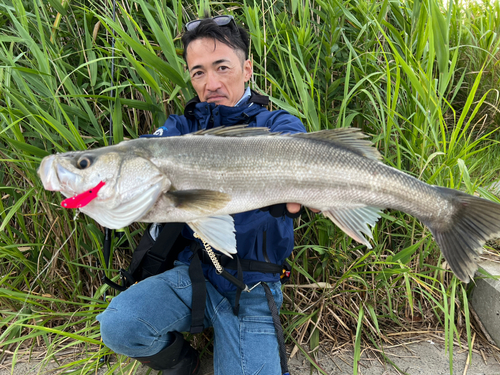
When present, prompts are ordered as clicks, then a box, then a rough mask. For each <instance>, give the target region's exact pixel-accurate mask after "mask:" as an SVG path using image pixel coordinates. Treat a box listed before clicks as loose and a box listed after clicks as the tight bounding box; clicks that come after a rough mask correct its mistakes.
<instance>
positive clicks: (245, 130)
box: [186, 124, 279, 137]
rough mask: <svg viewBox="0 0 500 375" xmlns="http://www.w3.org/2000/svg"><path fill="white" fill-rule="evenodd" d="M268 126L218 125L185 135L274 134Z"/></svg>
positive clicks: (244, 135) (252, 135) (241, 135)
mask: <svg viewBox="0 0 500 375" xmlns="http://www.w3.org/2000/svg"><path fill="white" fill-rule="evenodd" d="M276 134H279V133H271V132H270V130H269V128H265V127H264V128H263V127H249V126H248V124H244V125H234V126H219V127H216V128H211V129H203V130H199V131H197V132H194V133H190V134H187V135H186V136H199V135H214V136H217V137H255V136H259V135H276Z"/></svg>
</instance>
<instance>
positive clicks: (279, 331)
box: [262, 283, 290, 375]
mask: <svg viewBox="0 0 500 375" xmlns="http://www.w3.org/2000/svg"><path fill="white" fill-rule="evenodd" d="M262 286H263V287H264V291H265V292H266V298H267V304H268V306H269V310H271V315H272V317H273V324H274V330H275V331H276V338H277V339H278V347H279V352H280V364H281V373H282V374H283V375H290V373H289V372H288V361H287V359H286V348H285V338H284V337H283V327H281V322H280V317H279V313H278V307H277V306H276V302H275V301H274V298H273V294H272V293H271V288H269V285H267V284H266V283H262Z"/></svg>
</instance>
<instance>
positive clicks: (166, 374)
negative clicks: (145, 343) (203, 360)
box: [134, 332, 200, 375]
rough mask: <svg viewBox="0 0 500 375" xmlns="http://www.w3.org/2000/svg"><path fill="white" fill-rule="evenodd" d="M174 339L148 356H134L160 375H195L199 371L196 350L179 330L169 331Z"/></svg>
mask: <svg viewBox="0 0 500 375" xmlns="http://www.w3.org/2000/svg"><path fill="white" fill-rule="evenodd" d="M171 333H172V334H173V335H174V336H175V338H174V341H173V342H172V343H171V344H170V345H169V346H167V347H166V348H165V349H163V350H162V351H160V352H159V353H156V354H155V355H152V356H150V357H139V358H134V359H135V360H137V361H139V362H141V363H142V364H144V365H146V366H148V367H151V368H152V369H153V370H162V375H196V374H198V373H199V372H200V359H199V357H198V352H197V351H196V350H194V348H192V347H191V345H189V343H188V342H187V341H186V340H184V337H183V336H182V334H181V333H179V332H171Z"/></svg>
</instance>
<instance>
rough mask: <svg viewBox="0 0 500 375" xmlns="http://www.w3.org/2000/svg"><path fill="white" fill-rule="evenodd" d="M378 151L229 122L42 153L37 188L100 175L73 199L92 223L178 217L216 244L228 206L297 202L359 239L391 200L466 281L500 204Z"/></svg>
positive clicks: (321, 135)
mask: <svg viewBox="0 0 500 375" xmlns="http://www.w3.org/2000/svg"><path fill="white" fill-rule="evenodd" d="M82 159H85V160H86V161H88V162H85V163H83V164H81V165H83V166H84V167H82V166H81V165H80V160H82ZM379 159H380V155H379V154H378V152H377V151H376V149H375V148H373V147H372V144H371V143H370V142H369V141H368V140H367V139H366V137H365V136H364V135H363V134H362V133H361V132H359V131H358V130H357V129H352V128H349V129H334V130H324V131H320V132H315V133H308V134H294V135H280V134H270V133H269V131H268V129H262V128H244V127H239V126H234V127H228V128H216V129H211V130H206V131H201V132H198V133H195V134H189V135H185V136H179V137H167V138H153V139H137V140H132V141H128V142H122V143H121V144H119V145H116V146H109V147H104V148H100V149H96V150H88V151H81V152H72V153H66V154H60V155H51V156H49V157H47V158H45V159H44V160H43V161H42V164H41V166H40V168H39V175H40V177H41V179H42V182H43V183H44V186H45V188H46V189H48V190H55V191H61V192H62V193H63V194H64V195H65V196H68V197H69V196H73V195H74V194H75V192H76V193H77V194H81V193H83V192H85V191H88V190H89V189H92V188H93V187H95V186H97V184H99V183H100V182H101V181H102V182H105V185H104V186H103V187H102V189H101V190H100V191H99V194H98V195H97V196H96V197H95V198H92V200H91V202H90V203H88V204H87V205H86V206H84V207H82V208H80V209H81V211H82V212H84V213H85V214H87V215H89V216H91V217H92V218H94V219H95V220H96V221H98V222H99V223H100V224H102V225H103V226H106V227H108V228H120V227H123V226H126V225H129V224H131V223H132V222H134V221H139V222H186V223H187V224H188V225H189V226H190V227H191V228H192V229H193V230H194V231H195V232H197V233H198V235H200V237H201V238H203V239H204V240H205V241H206V242H207V243H209V244H210V245H211V246H212V247H214V248H215V249H218V250H219V251H222V252H223V253H226V254H228V255H230V254H234V253H235V252H236V251H237V249H236V241H235V236H234V222H233V219H232V217H231V216H230V215H232V214H235V213H238V212H244V211H248V210H253V209H258V208H261V207H265V206H269V205H273V204H278V203H287V202H296V203H300V204H302V205H305V206H307V207H311V208H315V209H318V210H320V211H322V213H323V214H324V215H325V216H326V217H328V218H329V219H331V220H332V221H333V222H334V223H335V224H337V225H338V226H339V227H340V228H341V229H342V230H343V231H344V232H346V233H347V234H348V235H350V236H351V237H352V238H354V239H355V240H356V241H358V242H360V243H362V244H364V245H366V246H368V247H371V243H370V241H369V240H368V239H367V238H366V237H365V236H368V237H370V238H372V236H371V229H370V227H373V226H374V225H375V223H376V221H377V220H378V218H379V217H380V210H382V209H386V208H390V209H396V210H400V211H403V212H406V213H408V214H410V215H413V216H415V217H416V218H418V219H419V220H421V221H422V222H423V223H424V224H425V225H427V226H428V227H429V229H430V231H431V232H432V234H433V235H434V238H435V239H436V241H437V242H438V244H439V247H440V249H441V251H442V252H443V255H444V257H445V258H446V260H447V261H448V263H449V265H450V267H451V269H452V270H453V271H454V272H455V274H456V275H457V276H458V277H459V278H460V279H461V280H463V281H469V280H470V278H471V277H473V275H474V272H475V271H476V269H477V265H476V260H477V254H478V253H480V252H481V250H482V245H483V244H484V242H485V241H486V240H489V239H492V238H496V237H499V236H500V205H499V204H497V203H494V202H491V201H488V200H485V199H482V198H478V197H474V196H471V195H468V194H465V193H463V192H460V191H456V190H452V189H447V188H442V187H438V186H431V185H428V184H426V183H424V182H421V181H419V180H418V179H416V178H414V177H412V176H410V175H408V174H406V173H404V172H401V171H399V170H397V169H395V168H392V167H390V166H387V165H385V164H383V163H382V162H380V160H379ZM87 164H88V165H87ZM117 166H119V167H117Z"/></svg>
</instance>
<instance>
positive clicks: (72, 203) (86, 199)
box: [61, 181, 106, 208]
mask: <svg viewBox="0 0 500 375" xmlns="http://www.w3.org/2000/svg"><path fill="white" fill-rule="evenodd" d="M105 184H106V183H105V182H104V181H101V182H99V183H98V184H97V185H96V186H94V187H93V188H92V189H90V190H87V191H84V192H83V193H80V194H78V195H75V196H74V197H71V198H66V199H65V200H63V201H62V202H61V206H62V207H64V208H82V207H85V206H86V205H87V204H89V203H90V202H92V201H93V200H94V199H95V198H97V193H99V190H101V188H102V187H103V186H104V185H105Z"/></svg>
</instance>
